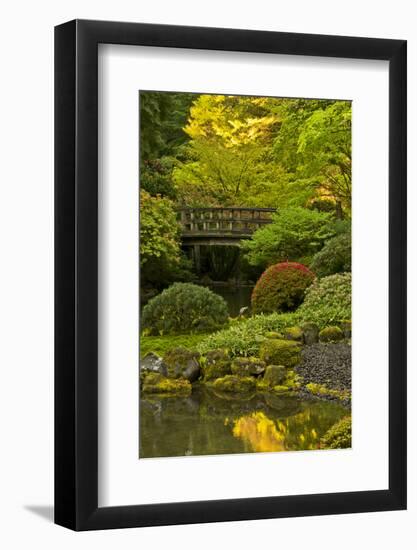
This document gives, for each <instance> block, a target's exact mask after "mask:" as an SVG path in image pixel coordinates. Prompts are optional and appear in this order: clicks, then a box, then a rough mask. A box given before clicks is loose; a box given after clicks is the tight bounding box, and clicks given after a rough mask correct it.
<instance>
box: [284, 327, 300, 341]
mask: <svg viewBox="0 0 417 550" xmlns="http://www.w3.org/2000/svg"><path fill="white" fill-rule="evenodd" d="M284 338H285V339H286V340H295V341H296V342H302V341H303V331H302V330H301V328H300V327H289V328H287V329H285V330H284Z"/></svg>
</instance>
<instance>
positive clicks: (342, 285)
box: [297, 273, 352, 328]
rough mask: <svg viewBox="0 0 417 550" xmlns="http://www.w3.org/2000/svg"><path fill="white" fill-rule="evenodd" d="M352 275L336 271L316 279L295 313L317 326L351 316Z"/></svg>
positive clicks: (326, 324) (323, 325) (324, 325)
mask: <svg viewBox="0 0 417 550" xmlns="http://www.w3.org/2000/svg"><path fill="white" fill-rule="evenodd" d="M351 302H352V275H351V273H338V274H336V275H330V276H329V277H324V278H323V279H319V280H316V281H315V282H314V283H313V284H312V285H311V286H310V287H309V288H308V289H307V291H306V295H305V299H304V302H303V304H302V305H301V306H300V308H299V309H298V311H297V313H298V314H299V315H300V317H301V318H302V319H303V320H304V321H311V322H313V323H316V324H317V325H318V326H319V327H322V328H324V327H326V326H328V325H331V324H334V323H339V322H341V321H344V320H346V319H350V318H351V316H352V311H351V310H352V305H351Z"/></svg>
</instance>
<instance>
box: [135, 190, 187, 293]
mask: <svg viewBox="0 0 417 550" xmlns="http://www.w3.org/2000/svg"><path fill="white" fill-rule="evenodd" d="M140 268H141V283H142V285H145V284H146V283H147V282H148V281H149V282H152V283H153V282H154V281H155V280H156V281H159V282H160V283H161V284H162V283H163V282H165V281H169V280H170V279H171V280H172V278H173V277H175V276H177V277H178V275H179V272H180V271H181V249H180V226H179V224H178V222H177V218H176V214H175V211H174V208H173V204H172V202H171V201H170V200H169V199H167V198H162V197H160V196H156V197H152V196H151V195H150V194H149V193H147V192H146V191H141V193H140Z"/></svg>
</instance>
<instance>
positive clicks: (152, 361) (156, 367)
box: [140, 353, 168, 376]
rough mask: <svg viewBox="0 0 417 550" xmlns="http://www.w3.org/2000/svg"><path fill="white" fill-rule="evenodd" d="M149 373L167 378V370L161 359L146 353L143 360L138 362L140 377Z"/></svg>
mask: <svg viewBox="0 0 417 550" xmlns="http://www.w3.org/2000/svg"><path fill="white" fill-rule="evenodd" d="M149 372H156V373H158V374H162V375H163V376H167V374H168V370H167V366H166V364H165V363H164V361H163V359H162V357H159V355H156V353H148V354H147V355H145V357H144V358H143V359H141V360H140V373H141V375H143V374H147V373H149Z"/></svg>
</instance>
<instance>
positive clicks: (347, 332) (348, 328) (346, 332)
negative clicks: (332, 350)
mask: <svg viewBox="0 0 417 550" xmlns="http://www.w3.org/2000/svg"><path fill="white" fill-rule="evenodd" d="M340 328H341V329H342V331H343V336H344V337H345V338H347V339H348V340H350V339H351V338H352V321H342V322H341V323H340Z"/></svg>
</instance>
